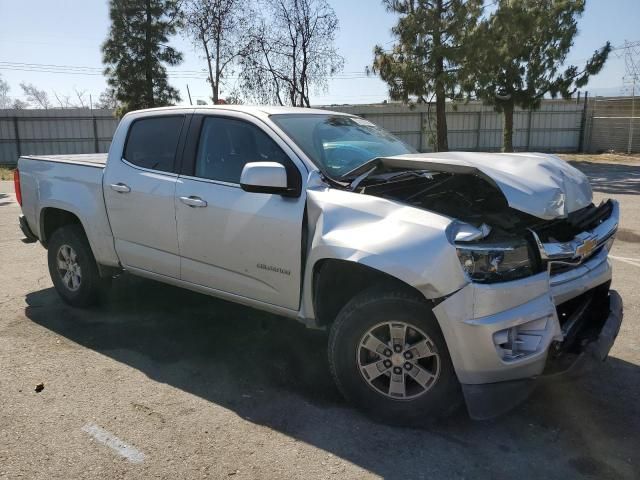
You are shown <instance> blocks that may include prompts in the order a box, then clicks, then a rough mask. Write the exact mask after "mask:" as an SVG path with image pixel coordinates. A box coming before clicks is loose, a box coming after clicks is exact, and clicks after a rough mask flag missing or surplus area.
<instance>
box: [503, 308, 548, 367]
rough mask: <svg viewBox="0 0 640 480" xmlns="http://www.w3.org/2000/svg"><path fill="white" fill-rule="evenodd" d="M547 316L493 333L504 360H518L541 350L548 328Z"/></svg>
mask: <svg viewBox="0 0 640 480" xmlns="http://www.w3.org/2000/svg"><path fill="white" fill-rule="evenodd" d="M547 319H548V318H547V317H544V318H540V319H537V320H533V321H531V322H527V323H523V324H522V325H517V326H515V327H511V328H506V329H504V330H499V331H497V332H495V333H494V334H493V343H494V344H495V346H496V350H498V353H499V354H500V356H501V357H502V359H503V360H506V361H509V360H517V359H521V358H524V357H527V356H529V355H532V354H534V353H536V352H538V351H539V350H540V346H541V343H542V337H543V336H544V333H545V330H546V328H547Z"/></svg>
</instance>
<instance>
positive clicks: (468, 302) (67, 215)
mask: <svg viewBox="0 0 640 480" xmlns="http://www.w3.org/2000/svg"><path fill="white" fill-rule="evenodd" d="M16 194H17V198H18V200H19V202H20V204H21V206H22V213H23V215H22V216H21V217H20V219H19V220H20V226H21V228H22V231H23V232H24V234H25V236H26V237H27V240H31V241H36V240H39V241H40V243H41V244H42V245H43V246H44V247H45V248H47V250H48V263H49V269H50V273H51V278H52V280H53V283H54V285H55V288H56V289H57V291H58V293H59V294H60V296H61V297H62V299H63V300H64V301H65V302H67V303H69V304H71V305H73V306H78V307H84V306H88V305H90V304H92V303H93V302H94V301H95V300H96V299H97V297H98V292H99V291H100V289H101V288H105V286H107V285H108V283H109V280H110V279H111V278H112V277H114V276H116V275H117V274H119V273H120V272H123V271H126V272H130V273H131V274H135V275H140V276H142V277H147V278H150V279H154V280H158V281H161V282H166V283H170V284H172V285H176V286H179V287H184V288H188V289H192V290H195V291H198V292H202V293H204V294H208V295H213V296H216V297H221V298H223V299H227V300H230V301H232V302H238V303H242V304H245V305H249V306H251V307H255V308H258V309H262V310H266V311H269V312H272V313H275V314H279V315H282V316H284V317H289V318H293V319H297V320H299V321H301V322H303V323H304V324H306V325H307V326H309V327H312V328H320V329H326V330H327V331H328V332H329V335H328V357H329V364H330V369H331V372H332V374H333V376H334V378H335V381H336V384H337V386H338V388H339V389H340V390H341V391H342V393H343V394H344V396H345V397H346V398H347V399H348V400H350V401H351V402H353V403H354V404H356V405H357V406H359V407H360V408H362V409H363V410H365V411H366V412H368V413H370V414H371V415H373V416H374V417H376V418H378V419H381V420H383V421H388V422H394V423H396V424H405V425H407V424H408V425H412V424H416V423H418V422H423V421H424V420H425V419H428V420H431V419H435V418H439V417H442V416H444V415H446V414H448V413H449V412H451V411H452V409H453V408H455V407H456V406H457V405H460V404H461V401H464V402H465V403H466V406H467V408H468V411H469V413H470V415H471V416H472V417H473V418H488V417H491V416H495V415H498V414H500V413H502V412H505V411H506V410H508V409H509V408H511V407H513V406H514V405H516V404H517V403H518V402H521V401H522V400H523V399H524V398H526V397H527V395H528V394H529V393H530V392H531V390H532V388H533V386H534V385H535V384H536V383H537V381H539V379H541V378H543V377H545V374H548V373H557V372H560V371H565V370H567V369H569V368H575V365H576V364H580V365H584V364H585V363H588V362H585V360H588V359H590V358H591V359H599V360H604V359H605V358H606V356H607V355H608V352H609V350H610V348H611V346H612V344H613V342H614V340H615V337H616V335H617V333H618V331H619V328H620V324H621V321H622V302H621V299H620V297H619V295H618V294H617V293H616V292H615V291H613V290H610V288H609V286H610V282H611V265H610V263H609V260H608V258H607V256H608V253H609V250H610V248H611V245H612V243H613V241H614V236H615V233H616V230H617V227H618V219H619V208H618V204H617V202H616V201H615V200H608V201H606V202H603V203H601V204H600V205H598V206H596V205H594V204H593V203H592V193H591V187H590V185H589V182H588V180H587V179H586V177H585V176H584V175H583V174H582V173H580V172H579V171H578V170H576V169H575V168H573V167H571V166H570V165H568V164H567V163H565V162H564V161H562V160H560V159H558V158H557V157H554V156H553V155H547V154H537V153H519V154H493V153H462V152H452V153H439V154H426V153H425V154H420V153H416V152H415V151H414V150H413V149H412V148H411V147H409V146H407V145H406V144H404V143H403V142H401V141H400V140H398V139H397V138H395V137H394V136H392V135H390V134H389V133H387V132H385V131H384V130H382V129H381V128H379V127H377V126H376V125H374V124H372V123H371V122H369V121H367V120H365V119H362V118H359V117H356V116H352V115H346V114H342V113H335V112H329V111H325V110H312V109H297V108H272V107H240V106H220V107H204V108H162V109H152V110H146V111H139V112H133V113H130V114H128V115H126V116H125V117H124V118H123V119H122V121H121V122H120V125H119V126H118V129H117V131H116V133H115V136H114V138H113V142H112V144H111V148H110V150H109V154H108V156H106V155H105V156H102V155H64V156H63V155H60V156H25V157H21V158H20V159H19V162H18V170H17V171H16ZM185 328H188V326H185ZM554 376H555V375H554Z"/></svg>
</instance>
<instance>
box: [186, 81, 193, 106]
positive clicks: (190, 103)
mask: <svg viewBox="0 0 640 480" xmlns="http://www.w3.org/2000/svg"><path fill="white" fill-rule="evenodd" d="M187 94H188V95H189V105H193V102H192V101H191V92H190V91H189V84H188V83H187Z"/></svg>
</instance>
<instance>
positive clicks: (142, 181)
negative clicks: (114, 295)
mask: <svg viewBox="0 0 640 480" xmlns="http://www.w3.org/2000/svg"><path fill="white" fill-rule="evenodd" d="M189 118H190V116H189V115H187V114H182V113H178V114H164V115H162V116H143V117H140V118H137V119H135V120H133V122H132V123H131V125H130V127H129V132H128V135H127V140H126V143H125V146H124V150H123V155H122V158H121V159H114V161H112V160H111V159H109V163H108V164H107V168H106V171H105V177H104V195H105V203H106V205H107V212H108V215H109V222H110V224H111V230H112V232H113V236H114V239H115V246H116V251H117V253H118V256H119V258H120V261H121V262H122V264H123V266H125V267H129V268H133V269H140V270H144V271H146V272H152V273H157V274H160V275H164V276H168V277H173V278H179V276H180V257H179V252H178V237H177V231H176V217H175V202H174V197H175V189H176V181H177V178H178V175H177V169H178V153H179V151H180V148H181V145H183V143H184V137H185V136H186V127H187V125H186V124H187V122H188V120H189Z"/></svg>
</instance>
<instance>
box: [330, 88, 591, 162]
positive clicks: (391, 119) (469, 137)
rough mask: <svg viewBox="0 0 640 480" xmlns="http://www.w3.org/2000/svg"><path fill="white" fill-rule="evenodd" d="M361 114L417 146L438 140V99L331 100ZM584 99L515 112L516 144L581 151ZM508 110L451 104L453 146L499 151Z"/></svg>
mask: <svg viewBox="0 0 640 480" xmlns="http://www.w3.org/2000/svg"><path fill="white" fill-rule="evenodd" d="M327 108H330V109H332V110H338V111H341V112H348V113H353V114H356V115H360V116H362V117H364V118H366V119H368V120H370V121H372V122H373V123H376V124H378V125H380V126H382V127H384V128H385V129H387V130H389V131H391V132H392V133H394V134H395V135H396V136H398V137H399V138H401V139H402V140H404V141H405V142H407V143H409V144H410V145H412V146H413V147H415V148H416V149H417V150H419V151H422V152H430V151H432V150H433V143H434V141H435V105H431V106H429V105H416V106H415V108H413V109H410V108H409V107H406V106H404V105H399V104H395V103H391V104H380V105H350V106H331V107H327ZM584 111H585V107H584V102H577V101H576V100H569V101H564V100H545V101H544V102H543V103H542V105H541V107H540V108H539V109H538V110H535V111H530V110H521V109H517V110H516V111H515V112H514V118H513V123H514V125H513V127H514V132H513V146H514V149H515V150H529V151H545V152H549V151H554V152H575V151H579V150H580V149H581V142H584V135H583V133H584V128H585V125H584V124H585V120H584V118H583V117H584ZM502 126H503V121H502V114H500V113H497V112H495V111H494V110H493V108H492V107H489V106H485V105H482V103H480V102H469V103H457V104H452V103H449V104H447V130H448V142H449V149H450V150H475V151H497V150H500V148H501V147H502Z"/></svg>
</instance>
